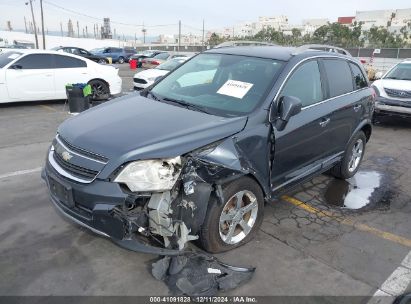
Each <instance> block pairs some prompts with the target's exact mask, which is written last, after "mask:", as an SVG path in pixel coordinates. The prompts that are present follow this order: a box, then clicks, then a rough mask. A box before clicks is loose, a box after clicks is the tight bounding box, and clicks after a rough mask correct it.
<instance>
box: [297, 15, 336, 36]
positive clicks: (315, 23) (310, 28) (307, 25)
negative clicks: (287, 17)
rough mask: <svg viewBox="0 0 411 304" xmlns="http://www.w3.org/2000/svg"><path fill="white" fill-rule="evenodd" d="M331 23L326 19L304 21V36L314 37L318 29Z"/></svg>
mask: <svg viewBox="0 0 411 304" xmlns="http://www.w3.org/2000/svg"><path fill="white" fill-rule="evenodd" d="M329 22H330V21H329V20H328V19H325V18H314V19H304V20H303V25H302V31H301V33H302V35H303V36H304V35H307V34H308V35H312V34H313V33H314V32H315V30H316V29H318V28H319V27H322V26H323V25H327V24H328V23H329Z"/></svg>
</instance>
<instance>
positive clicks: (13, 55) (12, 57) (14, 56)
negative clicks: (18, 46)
mask: <svg viewBox="0 0 411 304" xmlns="http://www.w3.org/2000/svg"><path fill="white" fill-rule="evenodd" d="M6 56H7V55H6ZM19 56H20V54H11V55H10V56H9V59H16V58H17V57H19Z"/></svg>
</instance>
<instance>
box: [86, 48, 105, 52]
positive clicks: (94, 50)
mask: <svg viewBox="0 0 411 304" xmlns="http://www.w3.org/2000/svg"><path fill="white" fill-rule="evenodd" d="M104 50H105V48H97V49H92V50H91V51H90V52H91V53H103V51H104Z"/></svg>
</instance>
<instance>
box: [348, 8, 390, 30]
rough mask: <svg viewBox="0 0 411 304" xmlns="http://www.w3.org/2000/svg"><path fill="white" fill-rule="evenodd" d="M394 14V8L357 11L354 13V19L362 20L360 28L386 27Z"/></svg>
mask: <svg viewBox="0 0 411 304" xmlns="http://www.w3.org/2000/svg"><path fill="white" fill-rule="evenodd" d="M394 14H395V10H376V11H359V12H356V14H355V21H356V22H362V23H363V25H362V29H363V30H365V31H368V30H369V29H370V28H371V27H373V26H374V27H380V26H382V27H385V28H386V27H388V26H389V25H390V22H391V20H392V18H393V16H394Z"/></svg>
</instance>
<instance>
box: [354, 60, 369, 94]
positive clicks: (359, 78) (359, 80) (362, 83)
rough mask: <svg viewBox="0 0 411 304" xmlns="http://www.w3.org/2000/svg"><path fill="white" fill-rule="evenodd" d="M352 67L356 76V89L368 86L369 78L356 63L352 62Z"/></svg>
mask: <svg viewBox="0 0 411 304" xmlns="http://www.w3.org/2000/svg"><path fill="white" fill-rule="evenodd" d="M350 67H351V70H352V74H353V77H354V85H355V89H356V90H359V89H362V88H365V87H367V86H368V83H367V79H366V78H365V76H364V74H363V73H362V71H361V69H360V68H359V67H358V65H356V64H355V63H351V62H350Z"/></svg>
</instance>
